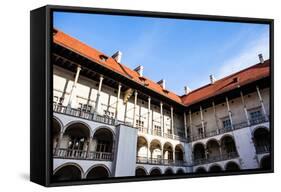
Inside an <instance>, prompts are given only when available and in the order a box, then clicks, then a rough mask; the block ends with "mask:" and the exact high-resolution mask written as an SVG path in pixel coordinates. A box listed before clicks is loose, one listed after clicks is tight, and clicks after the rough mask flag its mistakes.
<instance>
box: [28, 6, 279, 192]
mask: <svg viewBox="0 0 281 192" xmlns="http://www.w3.org/2000/svg"><path fill="white" fill-rule="evenodd" d="M30 19H31V33H30V39H31V56H30V57H31V133H30V134H31V141H30V151H31V154H30V159H31V161H30V168H31V170H30V179H31V181H33V182H35V183H38V184H41V185H44V186H61V185H76V184H93V183H109V182H127V181H144V180H145V181H150V180H156V179H178V178H190V177H208V176H226V175H239V174H252V173H271V172H273V155H274V154H273V20H271V19H261V18H242V17H227V16H210V15H193V14H182V13H163V12H146V11H137V10H135V11H132V10H113V9H98V8H82V7H64V6H53V5H48V6H45V7H41V8H38V9H35V10H33V11H31V17H30Z"/></svg>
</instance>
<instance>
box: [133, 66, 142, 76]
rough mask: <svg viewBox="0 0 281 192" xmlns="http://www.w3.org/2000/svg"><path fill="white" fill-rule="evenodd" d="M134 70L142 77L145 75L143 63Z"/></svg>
mask: <svg viewBox="0 0 281 192" xmlns="http://www.w3.org/2000/svg"><path fill="white" fill-rule="evenodd" d="M134 71H136V72H137V73H138V74H139V75H140V77H142V76H143V66H142V65H139V66H138V67H137V68H135V69H134Z"/></svg>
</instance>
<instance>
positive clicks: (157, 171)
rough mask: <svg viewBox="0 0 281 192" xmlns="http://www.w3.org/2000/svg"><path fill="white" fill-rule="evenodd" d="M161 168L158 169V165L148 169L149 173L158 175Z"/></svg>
mask: <svg viewBox="0 0 281 192" xmlns="http://www.w3.org/2000/svg"><path fill="white" fill-rule="evenodd" d="M161 174H162V173H161V169H159V168H158V167H154V168H152V169H151V170H150V173H149V175H153V176H158V175H161Z"/></svg>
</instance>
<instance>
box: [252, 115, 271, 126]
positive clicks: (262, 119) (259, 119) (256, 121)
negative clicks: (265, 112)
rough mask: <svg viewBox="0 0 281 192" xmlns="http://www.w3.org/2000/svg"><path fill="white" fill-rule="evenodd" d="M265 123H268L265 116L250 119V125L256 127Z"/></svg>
mask: <svg viewBox="0 0 281 192" xmlns="http://www.w3.org/2000/svg"><path fill="white" fill-rule="evenodd" d="M267 121H268V119H267V118H266V117H265V116H259V117H257V118H254V119H250V123H251V125H257V124H260V123H265V122H267Z"/></svg>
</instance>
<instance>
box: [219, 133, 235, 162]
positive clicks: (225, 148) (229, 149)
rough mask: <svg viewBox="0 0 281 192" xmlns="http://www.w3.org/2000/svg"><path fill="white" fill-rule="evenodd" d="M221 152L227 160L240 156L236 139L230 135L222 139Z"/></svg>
mask: <svg viewBox="0 0 281 192" xmlns="http://www.w3.org/2000/svg"><path fill="white" fill-rule="evenodd" d="M221 152H222V155H223V156H224V157H225V158H235V157H237V156H238V154H237V150H236V145H235V142H234V139H233V138H232V137H231V136H230V135H227V136H224V137H223V138H221Z"/></svg>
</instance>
